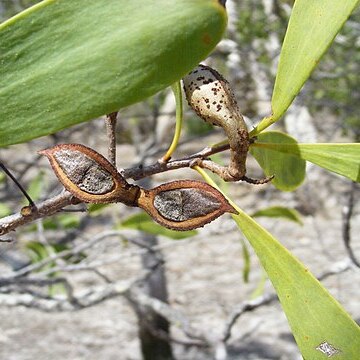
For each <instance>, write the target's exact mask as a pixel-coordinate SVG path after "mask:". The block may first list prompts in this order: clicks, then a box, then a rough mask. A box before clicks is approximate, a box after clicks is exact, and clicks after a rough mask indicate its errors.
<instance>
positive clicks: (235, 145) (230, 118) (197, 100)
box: [183, 64, 249, 181]
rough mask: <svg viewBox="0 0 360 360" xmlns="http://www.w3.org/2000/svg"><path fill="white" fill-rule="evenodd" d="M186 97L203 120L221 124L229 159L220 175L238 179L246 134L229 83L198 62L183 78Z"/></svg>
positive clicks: (243, 155) (244, 160)
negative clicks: (226, 138) (226, 166)
mask: <svg viewBox="0 0 360 360" xmlns="http://www.w3.org/2000/svg"><path fill="white" fill-rule="evenodd" d="M183 82H184V90H185V95H186V99H187V101H188V103H189V105H190V106H191V107H192V109H194V111H195V112H196V114H197V115H198V116H200V117H201V118H202V119H204V120H205V121H206V122H208V123H210V124H213V125H217V126H221V127H222V128H223V129H224V131H225V133H226V135H227V137H228V138H229V144H230V150H231V160H230V165H229V168H228V169H223V170H224V171H223V173H222V174H221V176H222V177H223V178H224V179H225V180H227V181H236V180H240V179H241V178H242V177H243V176H245V173H246V167H245V162H246V157H247V153H248V150H249V134H248V131H247V128H246V124H245V122H244V119H243V117H242V115H241V113H240V110H239V107H238V105H237V102H236V99H235V96H234V94H233V92H232V90H231V88H230V85H229V83H228V82H227V81H226V80H225V79H224V78H223V77H222V76H221V75H220V74H219V73H218V72H217V71H216V70H214V69H212V68H211V67H209V66H205V65H201V64H200V65H198V66H197V67H196V68H195V69H194V70H193V71H191V72H190V73H189V74H188V75H187V76H185V77H184V78H183Z"/></svg>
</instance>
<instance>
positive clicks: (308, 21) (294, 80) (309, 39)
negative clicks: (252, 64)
mask: <svg viewBox="0 0 360 360" xmlns="http://www.w3.org/2000/svg"><path fill="white" fill-rule="evenodd" d="M357 4H358V0H346V1H339V0H322V1H314V0H296V1H295V4H294V8H293V10H292V12H291V16H290V20H289V25H288V28H287V31H286V35H285V39H284V42H283V45H282V49H281V54H280V60H279V66H278V71H277V75H276V80H275V86H274V93H273V96H272V100H271V105H272V112H273V115H272V116H273V120H274V121H277V120H278V119H279V118H280V117H281V116H282V114H283V113H284V112H285V111H286V110H287V108H288V107H289V106H290V104H291V103H292V101H293V100H294V98H295V96H296V95H297V94H298V93H299V91H300V89H301V88H302V86H303V85H304V83H305V81H306V80H307V79H308V78H309V76H310V74H311V72H312V71H313V70H314V68H315V67H316V65H317V64H318V63H319V61H320V58H321V57H322V55H323V54H324V53H325V52H326V50H327V49H328V47H329V46H330V45H331V43H332V41H333V40H334V38H335V36H336V34H337V33H338V32H339V30H340V29H341V27H342V26H343V24H344V23H345V21H346V20H347V19H348V17H349V16H350V14H351V12H352V11H353V10H354V8H355V7H356V5H357Z"/></svg>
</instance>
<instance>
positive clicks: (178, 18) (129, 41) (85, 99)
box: [0, 0, 226, 146]
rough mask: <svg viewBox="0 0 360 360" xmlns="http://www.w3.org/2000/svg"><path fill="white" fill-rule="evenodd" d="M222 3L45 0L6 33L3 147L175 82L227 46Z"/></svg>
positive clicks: (0, 58)
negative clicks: (223, 41)
mask: <svg viewBox="0 0 360 360" xmlns="http://www.w3.org/2000/svg"><path fill="white" fill-rule="evenodd" d="M225 27H226V11H225V8H224V7H223V6H222V5H221V4H220V2H219V1H216V0H196V1H194V0H176V1H168V0H146V1H143V0H132V1H128V0H77V1H74V0H45V1H42V2H41V3H39V4H37V5H35V6H33V7H32V8H29V9H27V10H25V11H24V12H22V13H20V14H18V15H17V16H15V17H13V18H11V19H9V20H8V21H6V22H5V23H3V24H1V25H0V64H1V66H0V105H1V106H0V146H5V145H9V144H14V143H18V142H24V141H27V140H29V139H32V138H35V137H39V136H42V135H47V134H51V133H54V132H56V131H58V130H61V129H63V128H66V127H69V126H71V125H74V124H76V123H80V122H83V121H87V120H90V119H93V118H96V117H98V116H101V115H104V114H107V113H110V112H112V111H116V110H118V109H120V108H122V107H125V106H128V105H130V104H133V103H135V102H137V101H141V100H143V99H145V98H147V97H149V96H151V95H153V94H155V93H156V92H158V91H160V90H162V89H164V88H165V87H167V86H169V85H171V84H173V83H175V82H176V81H178V80H179V79H180V78H181V77H183V76H184V75H185V74H186V73H187V72H188V71H190V70H191V69H192V68H194V67H195V66H196V65H197V64H198V63H199V62H200V61H201V60H203V59H204V58H206V56H207V55H208V54H209V53H210V52H211V51H212V49H213V48H214V47H215V45H216V44H217V43H218V42H219V41H220V39H221V36H222V34H223V32H224V30H225Z"/></svg>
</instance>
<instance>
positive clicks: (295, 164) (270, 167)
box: [250, 131, 306, 191]
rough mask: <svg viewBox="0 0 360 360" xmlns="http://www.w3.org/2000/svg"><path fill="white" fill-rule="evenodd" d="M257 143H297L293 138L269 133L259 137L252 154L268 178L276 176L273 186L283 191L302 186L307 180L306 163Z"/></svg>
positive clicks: (277, 133)
mask: <svg viewBox="0 0 360 360" xmlns="http://www.w3.org/2000/svg"><path fill="white" fill-rule="evenodd" d="M257 142H260V143H262V144H267V143H280V144H281V143H286V144H287V143H291V144H294V145H296V144H297V142H296V140H295V139H294V138H292V137H291V136H289V135H287V134H284V133H282V132H279V131H267V132H264V133H261V134H259V135H258V137H257V141H256V143H255V144H252V146H251V148H250V153H251V154H252V155H253V156H254V158H255V159H256V161H257V162H258V163H259V165H260V166H261V168H262V169H263V170H264V172H265V174H266V176H271V175H274V176H275V178H274V179H273V180H272V184H273V185H274V186H275V187H276V188H278V189H279V190H282V191H293V190H294V189H296V188H297V187H298V186H300V185H301V184H302V182H303V181H304V178H305V170H306V169H305V165H306V163H305V161H304V160H302V159H299V158H298V157H296V156H294V155H293V154H287V153H280V152H277V151H273V150H272V149H271V148H270V147H263V146H261V147H260V146H258V145H257Z"/></svg>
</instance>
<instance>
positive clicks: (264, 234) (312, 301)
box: [198, 170, 360, 360]
mask: <svg viewBox="0 0 360 360" xmlns="http://www.w3.org/2000/svg"><path fill="white" fill-rule="evenodd" d="M198 171H199V172H200V173H201V174H202V175H203V177H204V178H205V180H206V181H207V182H208V183H209V184H210V185H212V186H216V185H215V183H214V182H213V181H212V180H211V178H210V177H209V176H207V175H206V173H205V172H204V171H203V170H198ZM231 204H232V205H233V206H234V207H235V208H236V210H237V211H238V212H239V214H238V215H233V218H234V220H235V221H236V223H237V224H238V226H239V228H240V229H241V231H242V232H243V234H244V235H245V236H246V238H247V239H248V240H249V242H250V244H251V245H252V247H253V248H254V250H255V252H256V254H257V256H258V257H259V260H260V262H261V264H262V266H263V267H264V269H265V271H266V272H267V274H268V276H269V278H270V280H271V282H272V284H273V285H274V288H275V290H276V292H277V294H278V297H279V300H280V302H281V305H282V307H283V309H284V312H285V314H286V316H287V319H288V321H289V324H290V327H291V329H292V332H293V334H294V337H295V340H296V342H297V344H298V346H299V349H300V351H301V353H302V356H303V357H304V359H307V360H324V359H326V358H327V356H326V355H325V354H324V353H323V352H321V351H320V350H319V347H323V348H325V347H326V343H327V344H328V346H332V347H333V348H334V349H336V350H337V351H338V353H337V354H336V356H335V357H334V358H336V359H343V360H355V359H358V358H359V349H360V329H359V327H358V326H357V324H356V323H355V322H354V321H353V320H352V319H351V318H350V316H349V315H348V314H347V313H346V312H345V310H344V309H343V308H342V307H341V305H340V304H339V303H338V302H337V301H336V300H335V299H334V298H333V297H332V296H331V295H330V294H329V293H328V291H327V290H326V289H325V288H324V287H323V286H322V285H321V284H320V282H319V281H318V280H317V279H316V278H315V277H314V276H313V275H312V274H311V273H310V272H309V270H308V269H307V268H306V267H305V266H304V265H303V264H302V263H300V262H299V261H298V260H297V259H296V258H295V257H294V256H293V255H292V254H291V253H290V252H289V251H288V250H287V249H286V248H285V247H283V246H282V245H281V244H280V243H279V242H278V241H277V240H276V239H275V238H274V237H273V236H272V235H271V234H270V233H269V232H268V231H267V230H265V229H264V228H263V227H261V226H260V225H259V224H258V223H257V222H256V221H255V220H253V219H252V218H251V217H250V216H248V215H247V214H245V213H244V212H243V211H242V210H241V209H240V208H239V207H237V206H236V205H235V204H234V203H233V202H231ZM321 344H325V345H321ZM317 348H318V349H317ZM334 351H335V350H334Z"/></svg>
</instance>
